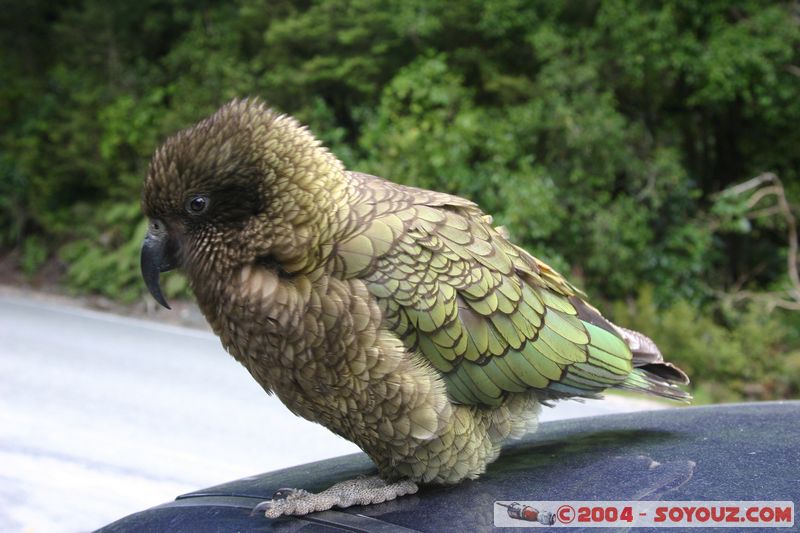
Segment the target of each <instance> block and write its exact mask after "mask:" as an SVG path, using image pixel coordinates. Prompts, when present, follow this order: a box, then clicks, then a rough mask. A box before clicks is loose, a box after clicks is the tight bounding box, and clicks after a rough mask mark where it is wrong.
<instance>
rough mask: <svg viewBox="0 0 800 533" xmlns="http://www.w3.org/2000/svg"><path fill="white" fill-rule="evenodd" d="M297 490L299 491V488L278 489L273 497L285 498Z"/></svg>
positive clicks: (276, 498) (277, 498)
mask: <svg viewBox="0 0 800 533" xmlns="http://www.w3.org/2000/svg"><path fill="white" fill-rule="evenodd" d="M295 492H297V489H287V488H282V489H278V490H276V491H275V492H274V493H273V494H272V499H273V500H285V499H286V498H288V497H289V496H291V495H292V494H294V493H295Z"/></svg>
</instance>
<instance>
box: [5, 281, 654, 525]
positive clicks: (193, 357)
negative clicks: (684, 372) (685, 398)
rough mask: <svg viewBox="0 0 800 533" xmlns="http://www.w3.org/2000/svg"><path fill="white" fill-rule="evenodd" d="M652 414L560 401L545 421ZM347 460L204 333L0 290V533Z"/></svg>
mask: <svg viewBox="0 0 800 533" xmlns="http://www.w3.org/2000/svg"><path fill="white" fill-rule="evenodd" d="M653 406H657V404H652V403H650V402H646V401H644V402H636V401H630V400H627V399H621V398H611V399H609V400H607V401H605V402H587V403H586V404H579V403H576V402H564V403H562V404H560V405H559V406H558V407H556V408H555V409H546V410H545V413H544V415H543V420H552V419H556V418H570V417H575V416H587V415H592V414H603V413H611V412H621V411H631V410H639V409H646V408H651V407H653ZM354 451H357V448H356V447H355V446H354V445H353V444H351V443H349V442H346V441H345V440H343V439H341V438H339V437H337V436H335V435H333V434H332V433H330V432H328V431H327V430H325V429H324V428H322V427H320V426H317V425H315V424H311V423H309V422H306V421H304V420H301V419H299V418H297V417H295V416H294V415H292V414H291V413H289V411H288V410H287V409H286V408H285V407H284V406H283V405H282V404H281V403H280V402H279V401H278V400H277V399H276V398H274V397H268V396H266V395H265V394H264V393H263V391H262V390H261V389H260V387H259V386H258V385H256V383H255V382H254V381H253V380H252V378H250V376H249V374H248V373H247V372H246V371H245V369H244V368H243V367H241V366H240V365H239V364H238V363H236V362H235V361H234V360H233V359H232V358H231V357H230V356H228V355H227V354H226V353H225V352H224V350H223V349H222V347H221V346H220V344H219V341H218V340H217V339H216V337H214V336H213V335H212V334H210V333H205V332H202V331H197V330H191V329H186V328H179V327H174V326H167V325H162V324H158V323H154V322H149V321H143V320H136V319H130V318H123V317H119V316H116V315H110V314H104V313H99V312H95V311H88V310H85V309H81V308H78V307H69V306H66V305H61V304H53V303H43V302H40V301H32V300H30V299H26V298H22V297H19V296H14V295H7V294H3V293H0V531H23V530H24V531H31V532H32V531H37V532H38V531H42V532H44V531H47V532H59V531H86V530H90V529H93V528H96V527H99V526H101V525H103V524H105V523H107V522H110V521H112V520H115V519H117V518H120V517H122V516H124V515H126V514H129V513H131V512H134V511H137V510H140V509H143V508H146V507H149V506H152V505H156V504H158V503H162V502H164V501H168V500H171V499H173V498H174V497H175V496H176V495H178V494H180V493H182V492H186V491H189V490H193V489H197V488H200V487H203V486H209V485H213V484H217V483H221V482H224V481H229V480H232V479H236V478H240V477H245V476H247V475H251V474H255V473H260V472H266V471H270V470H275V469H278V468H283V467H286V466H292V465H296V464H301V463H305V462H308V461H312V460H317V459H322V458H326V457H333V456H337V455H342V454H345V453H350V452H354Z"/></svg>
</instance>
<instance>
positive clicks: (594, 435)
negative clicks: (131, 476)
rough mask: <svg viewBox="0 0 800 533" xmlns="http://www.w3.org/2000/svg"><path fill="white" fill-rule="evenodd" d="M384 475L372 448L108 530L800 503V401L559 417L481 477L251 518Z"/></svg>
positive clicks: (203, 494)
mask: <svg viewBox="0 0 800 533" xmlns="http://www.w3.org/2000/svg"><path fill="white" fill-rule="evenodd" d="M374 471H375V470H374V467H373V466H372V463H371V462H370V461H369V459H368V458H367V457H366V456H365V455H363V454H354V455H348V456H345V457H340V458H337V459H331V460H326V461H319V462H316V463H310V464H307V465H303V466H299V467H294V468H288V469H285V470H279V471H276V472H272V473H269V474H262V475H258V476H253V477H249V478H245V479H240V480H238V481H233V482H231V483H225V484H223V485H217V486H215V487H211V488H207V489H203V490H199V491H196V492H192V493H189V494H184V495H183V496H179V497H178V498H177V499H176V500H175V501H174V502H170V503H167V504H164V505H161V506H159V507H155V508H152V509H149V510H146V511H142V512H139V513H136V514H133V515H130V516H128V517H126V518H123V519H121V520H119V521H117V522H114V523H112V524H110V525H108V526H106V527H104V528H102V529H101V530H100V531H103V532H104V533H111V532H122V531H126V532H127V531H171V532H182V531H187V532H188V531H191V532H205V531H230V532H234V531H240V532H247V531H280V532H284V533H289V532H295V531H302V532H310V531H341V530H345V531H387V532H388V531H402V529H401V528H407V530H416V531H426V532H427V531H431V532H439V531H482V530H491V529H492V525H493V517H494V502H495V501H497V500H501V501H502V500H506V501H508V500H517V501H520V500H539V501H542V500H561V501H563V500H665V501H669V500H671V501H679V500H728V501H730V500H762V501H764V500H782V501H787V500H792V501H798V500H800V401H791V402H770V403H754V404H729V405H720V406H708V407H690V408H678V409H668V410H660V411H649V412H639V413H631V414H621V415H606V416H597V417H592V418H579V419H572V420H565V421H557V422H548V423H544V424H541V427H540V428H539V430H538V431H537V432H535V433H532V434H529V435H527V436H526V437H524V438H523V439H521V440H519V441H516V442H512V443H510V444H508V445H507V446H506V447H505V448H504V450H503V452H502V453H501V455H500V458H499V459H498V460H497V462H495V463H493V464H492V465H490V466H489V469H488V471H487V472H486V474H484V475H483V476H482V477H481V478H480V479H478V480H475V481H467V482H464V483H461V484H459V485H456V486H451V487H423V488H421V489H420V491H419V493H417V494H416V495H413V496H406V497H403V498H400V499H398V500H395V501H392V502H386V503H383V504H379V505H373V506H366V507H353V508H350V509H343V510H331V511H326V512H324V513H316V514H313V515H309V516H307V517H302V518H281V519H278V520H269V519H266V518H264V516H263V515H259V516H250V510H251V509H252V508H253V507H254V506H255V505H256V504H258V503H259V502H261V501H263V500H267V499H270V498H271V496H272V494H273V492H275V490H277V489H278V488H281V487H300V488H304V489H307V490H311V491H315V492H316V491H319V490H323V489H325V488H327V487H329V486H330V485H332V484H333V483H335V482H337V481H342V480H345V479H349V478H352V477H355V476H358V475H368V474H372V473H374ZM595 531H596V530H595Z"/></svg>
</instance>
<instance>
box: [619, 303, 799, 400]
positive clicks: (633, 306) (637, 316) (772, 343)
mask: <svg viewBox="0 0 800 533" xmlns="http://www.w3.org/2000/svg"><path fill="white" fill-rule="evenodd" d="M716 314H717V315H721V316H718V319H716V320H715V318H714V314H712V312H711V310H709V309H706V310H699V309H697V308H696V307H693V306H691V305H690V304H689V303H688V302H686V301H683V300H681V301H677V302H675V303H673V304H672V305H670V306H668V307H664V308H659V307H658V306H657V305H656V303H655V300H654V292H653V289H652V288H651V287H645V288H644V289H643V290H642V292H641V294H640V295H639V297H638V298H637V299H636V300H635V301H632V302H629V303H628V304H623V303H621V302H618V303H617V304H615V305H614V307H613V316H614V318H615V319H616V320H617V322H618V323H620V324H624V325H625V326H626V327H631V328H633V329H637V330H639V331H646V332H647V334H648V335H649V336H651V338H652V339H653V340H654V341H655V342H656V344H658V346H659V348H660V349H661V351H662V352H663V353H664V354H666V355H667V357H668V359H669V360H670V361H672V362H674V363H676V364H677V365H678V366H680V367H681V368H682V369H683V370H685V371H686V373H687V374H689V376H691V378H692V381H693V388H694V389H695V391H696V395H697V397H698V399H699V400H701V401H703V400H705V401H734V400H738V399H742V398H745V399H751V400H766V399H774V398H785V397H792V396H797V395H798V394H800V373H798V372H797V368H798V360H800V349H798V347H797V345H796V344H795V345H794V347H790V346H789V339H787V337H788V335H789V332H788V331H787V329H788V327H787V325H786V324H785V323H783V322H782V321H781V320H780V317H779V316H776V315H769V314H767V313H765V312H764V309H763V308H760V307H759V306H755V305H752V306H749V307H746V308H744V309H741V310H733V309H727V310H719V309H718V310H717V313H716Z"/></svg>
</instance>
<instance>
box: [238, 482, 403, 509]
mask: <svg viewBox="0 0 800 533" xmlns="http://www.w3.org/2000/svg"><path fill="white" fill-rule="evenodd" d="M417 490H418V487H417V484H416V483H414V482H413V481H409V480H404V481H398V482H397V483H387V482H385V481H384V480H382V479H381V478H379V477H378V476H372V477H361V478H356V479H350V480H348V481H342V482H340V483H337V484H335V485H333V486H332V487H330V488H329V489H326V490H324V491H322V492H320V493H318V494H314V493H313V492H308V491H306V490H302V489H278V490H277V491H275V494H273V495H272V499H271V500H267V501H265V502H261V503H259V504H258V505H256V506H255V508H253V514H255V513H264V516H266V517H267V518H278V517H279V516H285V515H305V514H308V513H313V512H317V511H327V510H328V509H330V508H332V507H334V506H336V507H350V506H352V505H369V504H372V503H382V502H385V501H389V500H394V499H395V498H397V497H398V496H405V495H406V494H414V493H415V492H417Z"/></svg>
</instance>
